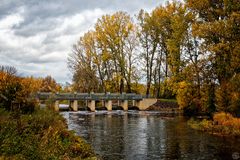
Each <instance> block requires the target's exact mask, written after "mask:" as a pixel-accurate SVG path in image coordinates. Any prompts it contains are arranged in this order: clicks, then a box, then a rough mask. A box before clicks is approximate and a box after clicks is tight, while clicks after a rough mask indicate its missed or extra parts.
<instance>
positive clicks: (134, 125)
mask: <svg viewBox="0 0 240 160" xmlns="http://www.w3.org/2000/svg"><path fill="white" fill-rule="evenodd" d="M62 114H63V116H64V117H65V118H66V120H67V123H68V127H69V129H70V130H74V131H75V132H76V134H77V135H80V136H81V137H83V138H84V139H85V140H86V141H87V142H88V143H89V144H91V146H92V147H93V148H94V150H95V152H96V153H97V154H99V155H100V156H101V157H102V158H103V159H107V160H120V159H126V160H155V159H156V160H158V159H186V160H188V159H189V160H194V159H195V160H198V159H209V160H214V159H223V160H228V159H240V157H239V153H240V140H239V139H229V138H222V137H218V136H213V135H209V134H208V133H204V132H200V131H196V130H193V129H191V128H190V127H189V126H188V125H187V123H186V121H187V120H186V119H185V118H184V117H182V116H174V115H164V114H161V113H159V112H155V111H127V112H124V111H120V110H119V111H111V112H107V111H98V112H88V111H79V112H62Z"/></svg>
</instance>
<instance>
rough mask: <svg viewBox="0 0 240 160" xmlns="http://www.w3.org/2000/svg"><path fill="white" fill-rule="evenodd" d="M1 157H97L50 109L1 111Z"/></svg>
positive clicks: (37, 159) (35, 159) (38, 158)
mask: <svg viewBox="0 0 240 160" xmlns="http://www.w3.org/2000/svg"><path fill="white" fill-rule="evenodd" d="M0 159H34V160H41V159H96V158H95V154H94V152H93V150H92V149H91V147H90V146H89V145H88V144H86V143H85V142H84V141H83V140H82V139H81V138H80V137H78V136H75V135H74V133H73V132H71V131H68V130H67V126H66V123H65V121H64V119H63V118H62V117H61V116H60V115H59V114H57V113H54V112H52V111H50V110H37V111H34V112H33V113H32V114H17V113H13V112H11V113H10V112H6V111H4V110H2V109H1V110H0Z"/></svg>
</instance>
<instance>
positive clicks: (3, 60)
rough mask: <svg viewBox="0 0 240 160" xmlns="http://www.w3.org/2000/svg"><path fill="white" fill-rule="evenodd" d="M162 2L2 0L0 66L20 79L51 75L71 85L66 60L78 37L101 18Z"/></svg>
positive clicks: (148, 7)
mask: <svg viewBox="0 0 240 160" xmlns="http://www.w3.org/2000/svg"><path fill="white" fill-rule="evenodd" d="M160 3H163V0H158V1H156V0H155V1H153V0H132V1H128V0H122V1H118V0H114V1H110V0H101V1H96V0H68V1H66V0H58V1H55V0H41V1H36V0H1V3H0V65H12V66H15V67H17V69H18V70H19V72H20V73H22V74H23V75H33V76H37V77H39V76H47V75H52V76H53V77H54V78H55V79H57V81H58V82H62V83H63V82H65V81H71V74H70V72H69V70H68V68H67V64H66V61H67V56H68V54H69V53H70V52H71V49H72V45H73V44H74V43H76V41H77V40H78V39H79V37H80V36H81V35H83V34H84V33H85V32H86V31H88V30H89V29H92V28H93V27H94V24H95V22H96V21H97V19H98V18H100V17H101V16H102V15H104V14H111V13H113V12H116V11H119V10H122V11H126V12H128V13H130V14H131V15H132V16H133V15H134V14H136V13H137V12H138V11H139V10H140V9H141V8H143V9H145V10H147V11H150V10H151V9H153V8H154V7H156V6H157V5H159V4H160Z"/></svg>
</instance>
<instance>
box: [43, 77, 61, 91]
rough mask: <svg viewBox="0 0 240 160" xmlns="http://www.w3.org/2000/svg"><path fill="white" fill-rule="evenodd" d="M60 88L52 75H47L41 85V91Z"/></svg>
mask: <svg viewBox="0 0 240 160" xmlns="http://www.w3.org/2000/svg"><path fill="white" fill-rule="evenodd" d="M60 89H61V86H60V85H58V84H57V82H56V81H55V79H54V78H52V77H51V76H47V77H45V78H44V79H43V80H42V83H41V86H40V91H41V92H58V91H59V90H60Z"/></svg>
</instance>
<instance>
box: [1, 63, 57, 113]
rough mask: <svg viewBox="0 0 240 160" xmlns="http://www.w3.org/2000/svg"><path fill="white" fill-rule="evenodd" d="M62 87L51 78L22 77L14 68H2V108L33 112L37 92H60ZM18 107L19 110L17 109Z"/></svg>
mask: <svg viewBox="0 0 240 160" xmlns="http://www.w3.org/2000/svg"><path fill="white" fill-rule="evenodd" d="M59 91H61V86H60V85H59V84H57V83H56V81H55V80H54V79H53V78H52V77H51V76H46V77H45V78H34V77H22V76H20V75H19V74H18V72H17V69H16V68H15V67H12V66H0V108H5V109H6V110H14V108H15V109H20V110H22V111H24V112H25V111H26V112H31V111H33V110H34V107H35V106H36V100H35V94H36V93H37V92H59ZM16 107H17V108H16Z"/></svg>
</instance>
